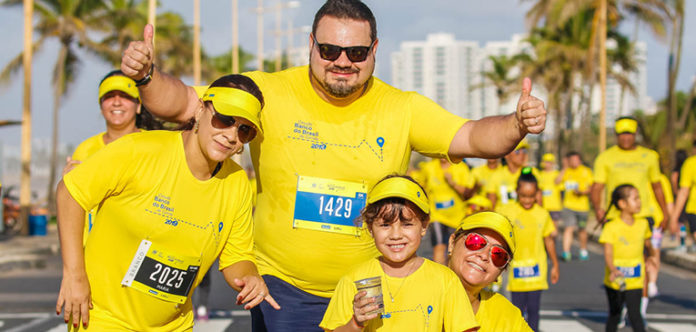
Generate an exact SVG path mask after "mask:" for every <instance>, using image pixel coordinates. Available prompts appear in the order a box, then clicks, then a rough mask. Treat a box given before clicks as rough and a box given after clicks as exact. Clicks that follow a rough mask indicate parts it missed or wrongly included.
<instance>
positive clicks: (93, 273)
mask: <svg viewBox="0 0 696 332" xmlns="http://www.w3.org/2000/svg"><path fill="white" fill-rule="evenodd" d="M262 106H263V96H262V95H261V92H260V91H259V89H258V87H257V86H256V84H254V82H253V81H252V80H251V79H249V78H247V77H244V76H241V75H229V76H224V77H222V78H220V79H218V80H216V81H215V82H213V84H211V86H210V88H208V90H207V91H206V93H205V94H204V95H203V97H202V98H201V105H200V108H199V110H198V111H197V112H196V113H195V116H194V118H192V119H191V120H190V121H189V122H188V123H186V124H185V125H184V128H181V129H182V131H149V132H142V133H136V134H132V135H127V136H125V137H122V138H121V139H119V140H117V141H115V142H113V143H111V144H109V145H108V146H106V147H105V148H103V149H101V150H100V151H98V152H97V153H95V154H94V155H93V156H92V157H90V158H89V159H88V160H85V161H84V162H83V163H82V164H80V165H78V166H77V167H75V169H73V170H72V171H70V172H69V173H68V174H66V175H65V177H64V178H63V181H61V182H60V183H59V185H58V193H57V201H58V202H57V203H58V227H59V232H60V241H61V250H62V256H63V281H62V284H61V289H60V294H59V296H58V301H57V304H56V313H57V314H60V313H61V311H62V310H61V309H62V308H63V307H64V317H65V321H66V322H69V321H70V320H71V321H72V322H71V323H72V324H71V325H72V327H74V329H75V330H78V329H80V327H79V324H80V322H82V327H83V328H84V327H87V326H88V325H89V326H91V327H92V329H94V330H98V331H102V330H137V331H152V330H163V331H190V330H191V329H192V328H193V312H192V306H191V294H192V293H193V289H195V288H196V286H197V285H198V283H200V280H201V279H202V278H203V275H205V273H206V272H207V271H208V269H209V268H210V266H211V265H212V264H213V262H214V261H215V259H216V258H218V257H219V259H220V269H221V271H222V272H223V274H224V277H225V280H226V281H227V282H228V283H229V284H230V286H231V287H232V288H234V289H235V290H237V291H239V295H238V296H237V303H238V304H242V303H243V304H245V308H246V309H250V308H252V307H254V306H256V305H258V304H259V303H261V302H262V301H263V300H266V301H268V302H269V303H270V304H271V305H272V306H274V307H275V308H279V307H278V305H277V304H276V302H275V300H274V299H273V298H272V297H271V296H270V295H269V294H268V289H267V288H266V285H265V283H264V282H263V279H262V278H261V277H260V276H259V274H258V271H257V269H256V265H255V260H254V254H253V247H254V244H253V226H252V218H251V211H252V206H251V205H252V204H251V190H250V188H249V181H248V180H247V176H246V173H245V172H244V170H243V169H242V168H241V167H240V166H239V165H237V164H236V163H234V162H233V161H232V160H231V159H230V157H231V156H232V155H233V154H235V153H240V152H241V151H242V149H243V145H244V144H245V143H248V142H249V141H251V140H252V139H254V137H255V136H256V133H257V132H259V133H260V134H261V133H262V132H261V127H260V126H259V115H260V111H261V108H262ZM97 205H99V206H100V208H99V222H98V223H97V224H96V226H95V227H94V229H93V230H92V232H91V233H90V236H89V238H88V239H87V242H86V245H85V247H84V250H83V247H82V229H83V223H84V214H85V211H89V210H91V209H92V208H94V207H95V206H97Z"/></svg>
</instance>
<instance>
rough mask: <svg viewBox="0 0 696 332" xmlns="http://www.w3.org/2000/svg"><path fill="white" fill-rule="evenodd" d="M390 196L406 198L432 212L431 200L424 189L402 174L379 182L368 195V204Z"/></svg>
mask: <svg viewBox="0 0 696 332" xmlns="http://www.w3.org/2000/svg"><path fill="white" fill-rule="evenodd" d="M390 197H399V198H403V199H406V200H408V201H410V202H411V203H413V204H415V205H416V206H417V207H419V208H420V209H421V210H423V212H425V213H430V201H429V200H428V196H426V195H425V192H424V191H423V189H421V187H420V186H419V185H418V184H417V183H415V182H413V181H411V180H409V179H407V178H404V177H400V176H395V177H391V178H387V179H384V180H382V181H380V182H379V183H377V184H376V185H375V187H374V188H372V190H371V191H370V193H369V194H368V195H367V204H372V203H374V202H377V201H379V200H381V199H385V198H390Z"/></svg>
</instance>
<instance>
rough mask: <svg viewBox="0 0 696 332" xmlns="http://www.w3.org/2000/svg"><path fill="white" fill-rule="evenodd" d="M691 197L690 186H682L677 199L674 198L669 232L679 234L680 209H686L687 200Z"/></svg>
mask: <svg viewBox="0 0 696 332" xmlns="http://www.w3.org/2000/svg"><path fill="white" fill-rule="evenodd" d="M688 198H689V187H680V188H679V191H678V192H677V199H675V200H674V209H672V211H673V212H674V213H673V214H671V215H670V218H669V220H670V223H669V232H670V233H672V234H677V232H678V231H679V227H678V225H679V211H682V210H684V205H686V200H687V199H688Z"/></svg>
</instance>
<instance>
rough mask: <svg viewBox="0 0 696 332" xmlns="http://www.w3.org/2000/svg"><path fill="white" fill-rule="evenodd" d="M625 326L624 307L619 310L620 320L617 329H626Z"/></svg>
mask: <svg viewBox="0 0 696 332" xmlns="http://www.w3.org/2000/svg"><path fill="white" fill-rule="evenodd" d="M626 324H628V311H627V310H626V306H624V307H623V308H622V309H621V319H619V326H618V327H619V329H622V328H624V327H626Z"/></svg>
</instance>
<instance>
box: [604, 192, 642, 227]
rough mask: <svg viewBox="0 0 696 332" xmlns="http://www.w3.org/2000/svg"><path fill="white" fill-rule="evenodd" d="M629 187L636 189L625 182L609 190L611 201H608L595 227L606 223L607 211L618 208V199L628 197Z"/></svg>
mask: <svg viewBox="0 0 696 332" xmlns="http://www.w3.org/2000/svg"><path fill="white" fill-rule="evenodd" d="M631 189H636V187H634V186H633V185H631V184H627V183H625V184H622V185H619V186H618V187H616V188H614V191H612V192H611V202H609V206H608V207H607V211H606V212H605V213H604V216H603V217H602V220H600V221H599V222H598V223H597V226H595V229H597V228H599V227H600V226H601V227H604V224H606V223H607V216H608V215H609V211H611V208H612V207H614V208H616V209H619V201H620V200H625V199H628V195H629V194H630V193H631Z"/></svg>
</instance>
